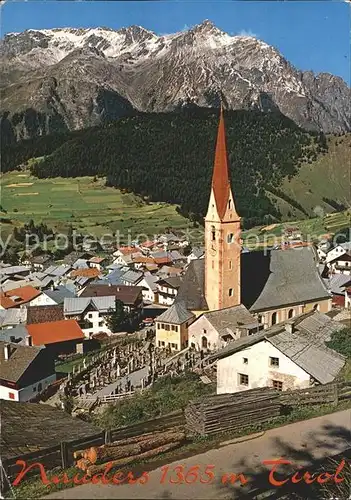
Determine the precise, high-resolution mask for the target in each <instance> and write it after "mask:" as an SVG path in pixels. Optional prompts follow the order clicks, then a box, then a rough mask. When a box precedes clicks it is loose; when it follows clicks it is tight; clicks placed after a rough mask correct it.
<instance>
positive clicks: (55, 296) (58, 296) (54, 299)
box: [30, 286, 75, 307]
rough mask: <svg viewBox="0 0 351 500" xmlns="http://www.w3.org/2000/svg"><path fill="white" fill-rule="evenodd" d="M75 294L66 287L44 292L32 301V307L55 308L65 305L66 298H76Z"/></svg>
mask: <svg viewBox="0 0 351 500" xmlns="http://www.w3.org/2000/svg"><path fill="white" fill-rule="evenodd" d="M74 296H75V295H74V293H73V292H71V291H70V290H68V288H66V287H64V286H57V287H56V288H53V289H52V290H51V289H48V290H43V291H42V292H41V294H40V295H38V297H36V298H35V299H34V300H32V301H31V303H30V307H33V306H53V305H57V304H63V302H64V300H65V298H66V297H67V298H68V297H74Z"/></svg>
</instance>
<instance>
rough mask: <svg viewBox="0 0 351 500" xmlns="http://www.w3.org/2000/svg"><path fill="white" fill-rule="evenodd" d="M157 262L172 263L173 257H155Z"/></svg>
mask: <svg viewBox="0 0 351 500" xmlns="http://www.w3.org/2000/svg"><path fill="white" fill-rule="evenodd" d="M154 262H155V264H158V265H159V264H170V263H171V262H173V261H172V259H171V258H170V257H155V258H154Z"/></svg>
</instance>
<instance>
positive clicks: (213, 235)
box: [211, 226, 216, 241]
mask: <svg viewBox="0 0 351 500" xmlns="http://www.w3.org/2000/svg"><path fill="white" fill-rule="evenodd" d="M211 240H212V241H216V228H215V227H214V226H212V227H211Z"/></svg>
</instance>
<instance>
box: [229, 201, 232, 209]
mask: <svg viewBox="0 0 351 500" xmlns="http://www.w3.org/2000/svg"><path fill="white" fill-rule="evenodd" d="M228 208H229V209H231V208H232V200H229V201H228Z"/></svg>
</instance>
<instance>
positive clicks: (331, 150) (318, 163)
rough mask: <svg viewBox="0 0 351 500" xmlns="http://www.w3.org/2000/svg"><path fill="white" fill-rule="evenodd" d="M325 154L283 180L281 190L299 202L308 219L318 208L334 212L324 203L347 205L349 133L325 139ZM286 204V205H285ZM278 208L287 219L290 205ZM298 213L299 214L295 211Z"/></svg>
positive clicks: (281, 203) (349, 198)
mask: <svg viewBox="0 0 351 500" xmlns="http://www.w3.org/2000/svg"><path fill="white" fill-rule="evenodd" d="M327 144H328V153H327V154H326V155H320V156H319V157H318V158H317V159H316V160H315V161H313V162H312V163H306V162H304V163H302V165H301V167H300V168H299V171H298V173H297V175H295V176H294V177H293V178H292V179H290V180H289V179H288V178H286V179H284V181H283V183H282V186H281V189H282V191H284V193H286V194H287V195H289V196H290V197H291V198H293V199H295V200H298V201H299V203H300V204H301V205H302V206H303V208H304V209H305V210H306V211H307V213H308V214H309V215H310V216H313V215H314V214H316V210H317V212H318V207H321V208H322V209H323V211H324V212H330V211H333V206H331V205H330V204H329V203H327V202H326V201H324V200H323V198H324V199H329V200H333V201H336V202H338V203H340V204H343V205H345V206H346V207H348V206H350V202H351V197H350V182H351V178H350V155H351V134H348V135H344V136H341V137H334V136H330V137H328V138H327ZM284 205H285V206H284ZM278 206H279V209H280V211H281V213H282V215H283V216H284V217H288V213H289V211H290V212H291V211H292V209H291V206H289V205H288V204H286V202H284V201H282V200H280V201H279V204H278ZM296 214H298V211H296Z"/></svg>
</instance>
